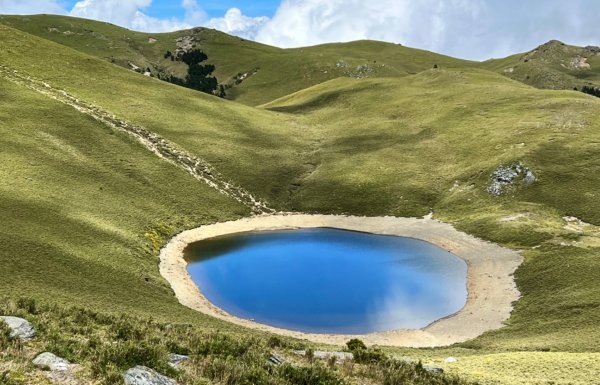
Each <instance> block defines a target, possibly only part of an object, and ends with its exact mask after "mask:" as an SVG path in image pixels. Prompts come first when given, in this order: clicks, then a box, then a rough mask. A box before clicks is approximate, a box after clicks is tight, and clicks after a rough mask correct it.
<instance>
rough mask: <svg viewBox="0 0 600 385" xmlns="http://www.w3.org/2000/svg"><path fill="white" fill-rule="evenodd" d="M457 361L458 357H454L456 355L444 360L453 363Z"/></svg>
mask: <svg viewBox="0 0 600 385" xmlns="http://www.w3.org/2000/svg"><path fill="white" fill-rule="evenodd" d="M457 361H458V360H457V359H456V358H454V357H448V358H446V359H445V360H444V362H445V363H447V364H451V363H454V362H457Z"/></svg>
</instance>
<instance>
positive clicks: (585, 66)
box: [569, 56, 591, 70]
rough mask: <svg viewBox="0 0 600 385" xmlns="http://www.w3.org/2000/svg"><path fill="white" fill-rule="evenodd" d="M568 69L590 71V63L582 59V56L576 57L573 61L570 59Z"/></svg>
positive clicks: (584, 58)
mask: <svg viewBox="0 0 600 385" xmlns="http://www.w3.org/2000/svg"><path fill="white" fill-rule="evenodd" d="M569 67H571V68H572V69H576V70H589V69H591V67H590V63H588V62H587V58H586V57H582V56H576V57H574V58H573V59H571V62H570V63H569Z"/></svg>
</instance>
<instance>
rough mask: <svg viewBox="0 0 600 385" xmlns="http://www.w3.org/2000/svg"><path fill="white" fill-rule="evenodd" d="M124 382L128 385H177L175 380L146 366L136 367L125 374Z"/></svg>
mask: <svg viewBox="0 0 600 385" xmlns="http://www.w3.org/2000/svg"><path fill="white" fill-rule="evenodd" d="M123 380H124V381H125V384H127V385H177V382H175V380H172V379H170V378H168V377H165V376H163V375H162V374H158V373H157V372H156V371H155V370H153V369H150V368H147V367H145V366H136V367H134V368H131V369H128V370H127V371H126V372H125V373H123Z"/></svg>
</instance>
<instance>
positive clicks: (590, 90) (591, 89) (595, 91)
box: [581, 86, 600, 98]
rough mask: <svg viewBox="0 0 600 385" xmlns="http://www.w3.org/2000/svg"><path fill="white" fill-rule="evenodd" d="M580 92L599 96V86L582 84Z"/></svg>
mask: <svg viewBox="0 0 600 385" xmlns="http://www.w3.org/2000/svg"><path fill="white" fill-rule="evenodd" d="M581 92H585V93H586V94H589V95H593V96H595V97H597V98H600V88H596V87H593V86H583V87H581Z"/></svg>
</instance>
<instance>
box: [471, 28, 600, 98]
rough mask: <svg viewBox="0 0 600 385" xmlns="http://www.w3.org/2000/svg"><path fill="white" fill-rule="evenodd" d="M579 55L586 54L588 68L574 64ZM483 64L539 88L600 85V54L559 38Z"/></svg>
mask: <svg viewBox="0 0 600 385" xmlns="http://www.w3.org/2000/svg"><path fill="white" fill-rule="evenodd" d="M576 58H586V59H587V63H588V64H589V68H577V67H575V66H573V64H572V61H573V60H574V59H576ZM481 68H485V69H489V70H493V71H498V72H500V73H502V74H504V75H506V76H508V77H510V78H512V79H515V80H518V81H521V82H523V83H525V84H529V85H532V86H534V87H538V88H547V89H557V90H572V89H574V88H577V89H578V90H581V88H582V87H583V86H584V85H593V86H599V85H600V54H599V53H598V52H596V51H593V50H589V49H586V48H582V47H576V46H572V45H567V44H564V43H562V42H560V41H557V40H552V41H549V42H548V43H545V44H542V45H541V46H539V47H537V48H535V49H534V50H532V51H529V52H526V53H522V54H517V55H512V56H509V57H507V58H503V59H493V60H488V61H486V62H483V63H482V64H481Z"/></svg>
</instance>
